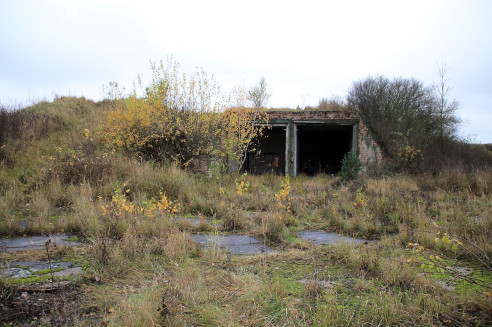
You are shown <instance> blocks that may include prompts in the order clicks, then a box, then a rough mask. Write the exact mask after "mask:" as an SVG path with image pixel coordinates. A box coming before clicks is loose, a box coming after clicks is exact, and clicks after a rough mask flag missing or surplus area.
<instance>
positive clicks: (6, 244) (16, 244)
mask: <svg viewBox="0 0 492 327" xmlns="http://www.w3.org/2000/svg"><path fill="white" fill-rule="evenodd" d="M74 237H75V236H74V235H68V234H57V235H52V236H28V237H18V238H4V239H0V252H16V251H25V250H39V249H44V247H45V243H46V242H47V241H48V240H50V239H51V243H50V247H51V248H53V247H56V246H57V245H68V246H75V245H81V244H82V243H80V242H77V241H70V240H69V239H70V238H74Z"/></svg>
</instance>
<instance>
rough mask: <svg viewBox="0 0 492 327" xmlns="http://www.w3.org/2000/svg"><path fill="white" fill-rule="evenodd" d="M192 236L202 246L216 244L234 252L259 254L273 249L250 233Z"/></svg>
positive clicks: (206, 246)
mask: <svg viewBox="0 0 492 327" xmlns="http://www.w3.org/2000/svg"><path fill="white" fill-rule="evenodd" d="M190 238H191V239H192V240H193V242H195V243H198V244H199V245H200V246H201V247H202V248H208V247H210V246H211V245H214V244H215V245H217V246H220V247H223V248H225V249H227V251H229V252H230V253H232V254H258V253H265V252H271V251H273V249H272V248H271V247H269V246H267V245H265V244H264V243H263V241H262V240H260V239H259V238H256V237H253V236H248V235H205V234H192V235H190Z"/></svg>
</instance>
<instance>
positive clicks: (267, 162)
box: [244, 126, 285, 174]
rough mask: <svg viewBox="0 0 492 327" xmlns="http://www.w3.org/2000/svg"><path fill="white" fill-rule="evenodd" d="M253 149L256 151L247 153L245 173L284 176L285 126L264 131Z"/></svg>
mask: <svg viewBox="0 0 492 327" xmlns="http://www.w3.org/2000/svg"><path fill="white" fill-rule="evenodd" d="M254 147H255V148H256V150H257V151H256V152H255V153H248V156H247V158H246V162H245V165H244V169H245V171H247V172H248V173H251V174H263V173H266V172H273V173H276V174H285V126H273V127H271V128H269V129H265V130H264V131H263V136H262V137H261V138H259V139H258V140H256V141H255V145H254Z"/></svg>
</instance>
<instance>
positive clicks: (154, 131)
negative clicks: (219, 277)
mask: <svg viewBox="0 0 492 327" xmlns="http://www.w3.org/2000/svg"><path fill="white" fill-rule="evenodd" d="M151 68H152V72H153V78H152V81H151V83H150V86H148V87H146V88H145V89H144V90H143V92H142V93H143V95H140V96H139V95H138V93H137V87H134V91H133V93H132V94H131V95H130V96H129V97H128V98H127V99H126V100H125V101H124V102H119V103H120V104H121V105H120V106H117V107H116V108H115V109H114V110H113V111H111V112H110V113H109V114H108V117H107V118H108V119H107V121H106V123H105V124H104V126H103V129H102V131H103V134H104V136H105V139H106V142H107V143H108V144H109V145H111V146H112V147H113V148H118V149H122V150H124V151H127V152H130V153H134V154H136V155H137V156H139V157H141V158H143V159H152V160H156V161H159V162H162V161H167V162H171V163H174V164H177V165H178V166H180V167H182V168H185V169H187V168H190V169H192V170H194V171H199V172H205V171H206V170H207V169H208V164H209V162H211V161H214V162H217V163H219V164H220V166H223V167H225V166H226V165H227V164H228V163H231V162H235V163H236V166H239V167H237V168H241V167H242V165H243V164H244V161H245V159H246V153H247V152H248V151H251V150H254V148H253V147H252V146H251V145H252V141H253V140H254V139H255V138H256V137H258V136H260V135H262V133H263V130H264V128H265V126H266V124H268V116H267V115H266V113H265V112H264V111H262V109H259V108H234V109H228V110H225V105H224V101H223V99H222V96H221V94H220V88H219V85H218V84H217V83H216V82H215V81H214V79H213V77H209V76H208V75H207V74H206V73H205V72H204V71H203V70H196V71H195V72H194V73H193V74H189V75H187V74H184V73H180V70H179V64H177V63H176V62H175V61H173V59H172V57H171V58H169V59H168V61H167V64H164V63H163V62H162V61H160V62H159V63H152V64H151ZM137 85H138V86H139V87H140V88H141V89H142V83H141V79H140V78H139V81H138V84H137ZM258 123H259V124H258Z"/></svg>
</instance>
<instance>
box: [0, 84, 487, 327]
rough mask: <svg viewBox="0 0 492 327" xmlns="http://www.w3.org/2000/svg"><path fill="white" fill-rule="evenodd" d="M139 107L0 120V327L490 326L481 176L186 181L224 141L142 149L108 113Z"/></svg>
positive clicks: (120, 103)
mask: <svg viewBox="0 0 492 327" xmlns="http://www.w3.org/2000/svg"><path fill="white" fill-rule="evenodd" d="M156 94H158V92H157V93H156ZM149 99H152V97H150V98H149ZM154 100H155V99H154ZM132 101H133V102H132ZM138 101H141V100H139V99H138V98H134V99H130V100H128V99H127V100H126V101H124V100H114V101H109V100H106V101H103V102H99V103H96V102H92V101H89V100H86V99H84V98H71V97H61V98H57V99H55V100H54V101H53V102H41V103H38V104H36V105H34V106H31V107H28V108H24V109H22V110H18V111H14V112H7V111H2V112H1V115H0V119H1V120H2V124H3V125H1V126H9V128H5V129H4V128H3V129H2V130H1V131H0V235H1V236H2V239H1V241H0V242H1V243H0V244H1V248H0V251H1V252H0V262H1V265H2V267H1V268H0V269H1V270H0V275H1V277H0V325H6V326H9V325H12V326H168V325H170V326H233V325H238V326H243V325H244V326H290V325H293V326H294V325H295V326H304V325H306V326H310V325H316V326H361V325H364V326H388V325H399V326H487V325H491V324H492V295H491V292H492V260H491V258H492V171H491V168H490V167H491V166H490V165H487V164H482V165H481V166H479V167H478V166H476V167H470V166H464V165H455V166H451V165H449V166H443V168H442V169H441V170H433V171H419V173H415V172H414V171H412V170H411V169H400V170H398V171H395V170H391V169H389V168H387V167H388V166H382V167H380V168H379V169H374V170H370V171H367V172H365V173H364V174H358V175H357V174H356V175H355V176H351V178H342V177H340V176H329V175H317V176H314V177H306V176H298V177H291V178H286V177H284V176H279V175H275V174H263V175H248V174H239V173H228V172H225V169H223V167H220V166H217V167H215V170H214V169H211V170H210V171H207V172H206V173H200V172H196V171H200V169H196V168H197V167H198V168H199V164H198V163H197V161H194V158H195V157H194V156H195V155H194V154H196V153H198V156H200V155H201V154H205V152H203V153H202V152H200V151H205V149H206V151H209V152H207V153H206V154H207V155H212V156H215V158H217V160H216V162H225V161H226V160H225V159H226V158H229V159H230V157H231V156H234V153H232V152H233V150H232V149H237V146H238V145H239V144H240V143H237V144H236V147H233V148H229V149H228V148H227V147H224V146H225V145H224V144H223V143H220V142H218V141H217V140H215V139H212V138H211V139H208V140H199V141H197V140H198V139H199V137H198V136H199V135H203V134H200V133H202V132H203V131H205V130H207V133H208V132H210V130H208V128H210V127H211V126H222V125H220V124H219V122H218V121H216V120H215V119H216V117H215V118H214V117H209V120H207V121H206V123H207V124H209V125H206V126H205V125H197V124H198V122H200V120H196V119H195V118H196V117H195V118H193V117H192V116H193V114H189V115H190V116H186V115H185V113H183V116H182V117H181V120H180V123H182V124H185V123H186V124H190V125H183V126H181V127H180V128H179V129H177V130H173V131H169V135H173V137H177V136H176V132H177V131H179V132H178V134H179V135H181V134H180V133H182V129H186V128H188V131H190V130H191V131H194V133H195V132H196V133H197V134H196V135H195V134H186V133H184V134H183V135H182V136H179V137H178V138H176V139H171V138H166V137H167V136H166V137H163V136H162V135H164V134H163V133H161V134H159V135H160V136H161V137H160V138H155V136H156V135H157V134H156V133H154V132H155V131H156V130H158V129H159V128H161V127H162V126H161V127H159V128H157V127H155V126H153V125H152V123H151V122H152V120H149V121H147V120H146V119H147V118H148V117H147V118H146V117H143V116H141V117H136V116H132V115H131V114H130V113H129V112H128V111H119V110H126V109H128V108H129V107H131V106H132V105H135V106H142V107H139V108H143V107H144V106H145V105H146V104H145V103H144V102H142V103H140V102H138ZM142 101H143V100H142ZM137 102H138V103H137ZM132 103H133V104H132ZM147 104H148V103H147ZM125 108H126V109H125ZM122 112H125V113H126V114H128V117H127V118H128V120H125V122H126V123H128V124H127V125H125V126H123V125H119V126H116V125H115V124H113V125H112V126H108V122H111V121H113V122H114V120H112V119H115V117H116V116H117V115H121V114H122ZM141 113H142V112H141ZM150 114H152V113H150V112H149V115H150ZM132 117H133V118H134V119H135V120H131V119H130V118H132ZM172 117H174V116H173V115H168V116H165V117H164V118H166V119H168V118H169V119H171V118H172ZM120 118H121V117H120ZM133 118H132V119H133ZM186 119H188V120H186ZM142 122H143V123H142ZM147 122H148V124H147ZM139 123H142V124H144V123H145V124H144V125H138V124H139ZM215 123H217V124H218V125H213V124H215ZM138 126H140V127H142V126H144V127H145V128H147V129H144V128H143V127H142V129H137V127H138ZM173 126H178V125H173ZM191 126H200V127H199V128H197V129H192V127H191ZM237 126H238V125H237ZM154 127H155V128H157V129H154ZM239 127H240V126H239ZM214 128H215V127H214ZM202 129H203V130H202ZM122 131H126V132H125V133H128V135H127V136H126V137H127V140H128V142H130V141H131V144H132V145H131V146H130V145H129V144H130V143H124V144H123V143H122V144H117V142H116V141H118V140H120V139H118V138H115V137H113V136H114V135H115V134H113V133H122ZM136 131H140V132H142V131H149V133H148V134H146V132H145V133H143V134H138V133H137V132H136ZM161 132H162V131H161ZM227 133H233V131H232V130H228V131H227ZM227 133H226V134H224V135H225V136H226V137H227V135H229V134H227ZM118 135H119V134H118ZM142 135H143V136H145V138H142V137H143V136H142ZM166 135H167V134H166ZM224 135H222V136H224ZM112 137H113V138H112ZM124 139H125V138H124V137H123V138H121V140H124ZM181 139H183V140H185V141H180V140H181ZM125 140H126V139H125ZM153 140H159V142H160V143H152V142H153ZM190 140H191V141H190ZM195 141H196V142H195ZM216 141H217V142H216ZM115 142H116V143H115ZM118 142H119V141H118ZM122 142H123V141H122ZM125 142H126V141H125ZM176 142H177V143H176ZM187 142H195V143H189V144H194V145H196V147H195V148H193V147H191V146H190V147H187V148H186V149H184V150H183V152H176V149H177V148H176V144H180V146H183V147H185V146H187V144H188V143H187ZM200 142H203V143H200ZM138 146H140V147H138ZM156 149H161V150H162V151H160V152H159V151H157V150H156ZM214 149H215V150H214ZM197 151H198V152H197ZM221 151H223V152H221ZM231 151H232V152H231ZM180 153H181V154H182V153H185V154H186V156H184V155H183V156H181V155H180ZM188 154H189V156H188ZM236 155H240V153H239V154H237V153H236ZM487 155H490V154H483V153H482V154H481V156H482V157H481V160H482V161H484V160H485V161H486V160H490V156H489V157H487ZM166 158H167V159H166ZM221 158H222V159H224V161H221V160H222V159H221ZM393 167H394V166H393ZM409 167H410V168H411V166H407V167H406V168H409ZM306 231H315V233H306ZM323 232H330V233H334V234H329V236H326V237H327V238H329V239H330V240H333V241H334V242H331V241H330V242H328V241H327V242H322V241H321V239H317V238H316V237H325V236H324V235H326V234H324V233H323ZM236 234H237V235H241V237H238V236H234V237H235V238H236V241H237V242H239V243H241V242H242V243H241V244H243V243H244V244H245V245H247V246H249V247H248V249H250V250H248V252H241V251H240V250H238V251H236V250H234V249H235V248H234V246H236V245H237V246H238V247H239V243H234V244H236V245H234V244H233V245H230V244H229V243H227V242H228V239H227V238H225V236H231V235H236ZM306 235H308V236H309V235H311V236H309V237H307V236H306ZM313 235H314V236H313ZM36 237H39V238H36ZM214 237H215V239H216V240H219V241H217V242H214V241H213V240H214ZM234 237H233V238H234ZM349 237H354V238H355V240H352V239H351V238H349ZM17 238H20V239H19V240H18V239H17ZM245 240H246V241H245ZM16 242H18V243H16ZM19 242H20V243H19ZM36 242H38V243H39V246H38V247H35V246H34V245H33V244H34V243H36ZM248 242H249V243H248ZM324 243H330V244H324ZM12 244H14V245H12ZM15 244H17V245H18V244H24V245H23V246H15ZM30 245H32V246H30ZM231 249H232V250H231ZM70 269H71V270H70Z"/></svg>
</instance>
